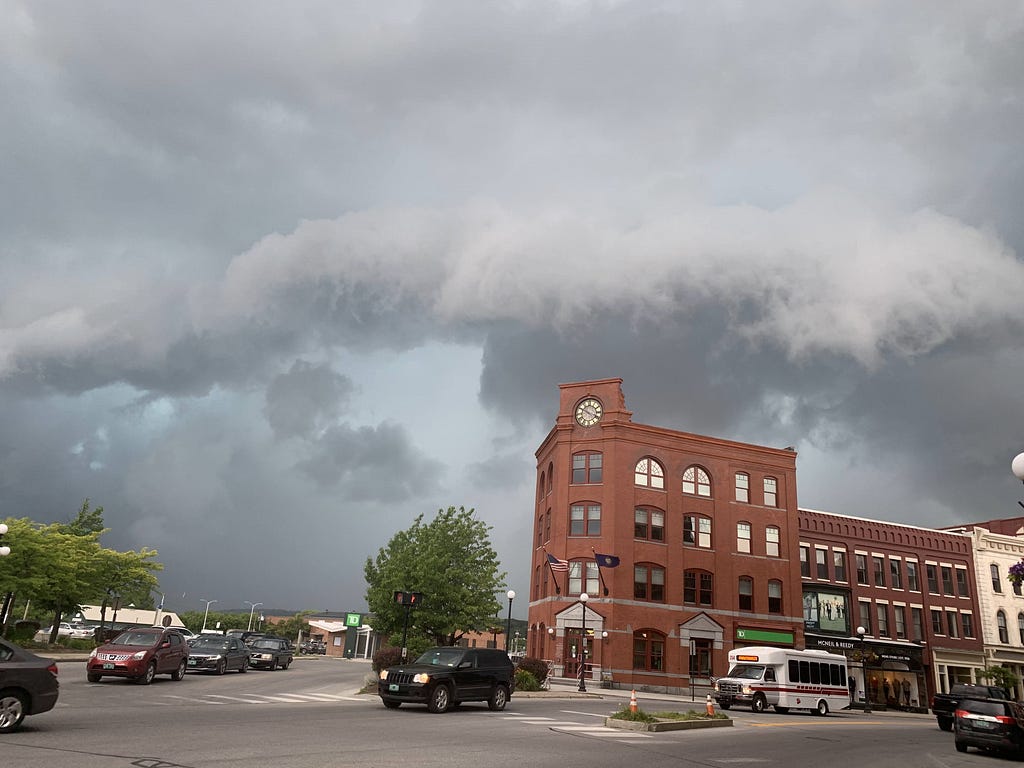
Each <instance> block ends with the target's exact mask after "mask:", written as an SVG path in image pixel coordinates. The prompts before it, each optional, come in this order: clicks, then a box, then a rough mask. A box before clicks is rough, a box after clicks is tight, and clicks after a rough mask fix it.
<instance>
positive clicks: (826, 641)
mask: <svg viewBox="0 0 1024 768" xmlns="http://www.w3.org/2000/svg"><path fill="white" fill-rule="evenodd" d="M805 639H806V641H807V647H808V648H811V649H818V650H822V651H852V650H853V649H854V648H855V647H856V646H857V644H858V642H859V641H857V640H846V639H844V638H838V637H815V636H813V635H805Z"/></svg>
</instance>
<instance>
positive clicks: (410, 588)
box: [364, 507, 506, 648]
mask: <svg viewBox="0 0 1024 768" xmlns="http://www.w3.org/2000/svg"><path fill="white" fill-rule="evenodd" d="M490 530H491V526H489V525H487V524H486V523H484V522H483V521H482V520H479V519H477V518H476V516H475V510H473V509H469V510H467V509H465V507H459V508H458V509H456V508H455V507H448V509H439V510H438V511H437V515H436V516H435V517H434V519H433V520H432V521H430V522H429V523H424V521H423V515H420V516H419V517H417V518H416V520H415V522H414V523H413V525H412V527H410V528H409V529H407V530H405V531H399V532H398V533H396V534H395V535H394V536H393V537H392V538H391V541H390V542H388V545H387V547H383V548H381V549H380V550H379V552H378V553H377V557H376V559H371V558H367V560H366V565H365V567H364V574H365V577H366V583H367V585H368V587H367V591H366V602H367V605H368V607H369V609H370V613H372V614H373V616H374V627H375V628H376V629H377V630H378V631H381V632H385V633H388V634H389V635H391V636H392V638H393V639H392V642H396V641H397V640H400V638H401V634H402V631H403V628H404V626H405V621H406V610H407V609H406V608H405V607H403V606H401V605H399V604H397V603H396V602H395V600H394V593H395V592H396V591H406V592H419V593H421V594H422V595H423V603H422V604H421V605H420V606H418V607H416V608H412V609H408V610H409V634H408V638H407V643H408V645H409V647H410V648H413V647H419V646H420V645H423V644H427V645H431V644H432V645H444V644H448V645H451V644H454V643H455V642H456V641H457V640H458V638H459V637H461V636H462V634H463V633H466V632H480V631H484V630H486V629H488V628H490V627H491V626H492V625H493V624H494V617H495V614H496V613H497V612H498V611H499V610H500V609H501V605H502V604H501V603H500V602H499V601H498V599H497V595H498V594H499V593H503V592H504V590H505V576H506V574H505V572H504V571H499V563H498V556H497V553H495V551H494V548H493V547H492V546H491V542H490V538H489V535H490Z"/></svg>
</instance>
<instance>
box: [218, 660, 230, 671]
mask: <svg viewBox="0 0 1024 768" xmlns="http://www.w3.org/2000/svg"><path fill="white" fill-rule="evenodd" d="M227 671H228V663H227V662H226V661H225V660H224V659H221V660H220V661H218V662H217V674H218V675H223V674H224V673H225V672H227Z"/></svg>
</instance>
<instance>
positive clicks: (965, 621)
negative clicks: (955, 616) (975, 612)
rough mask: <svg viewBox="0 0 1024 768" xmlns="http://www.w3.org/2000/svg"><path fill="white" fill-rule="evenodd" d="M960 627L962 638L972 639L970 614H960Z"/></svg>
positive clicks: (972, 628)
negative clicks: (962, 632) (962, 633)
mask: <svg viewBox="0 0 1024 768" xmlns="http://www.w3.org/2000/svg"><path fill="white" fill-rule="evenodd" d="M960 626H961V628H962V629H963V631H964V637H974V624H973V622H972V621H971V614H969V613H961V614H960Z"/></svg>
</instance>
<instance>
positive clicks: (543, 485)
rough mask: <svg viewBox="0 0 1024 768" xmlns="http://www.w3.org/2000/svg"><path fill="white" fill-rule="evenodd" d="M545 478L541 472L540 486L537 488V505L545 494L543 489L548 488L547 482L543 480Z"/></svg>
mask: <svg viewBox="0 0 1024 768" xmlns="http://www.w3.org/2000/svg"><path fill="white" fill-rule="evenodd" d="M545 477H546V475H545V474H544V473H543V472H541V473H540V484H539V485H538V486H537V501H538V503H539V502H540V500H541V499H543V498H544V494H545V493H546V491H545V489H546V488H547V487H548V486H547V480H546V479H545Z"/></svg>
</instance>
